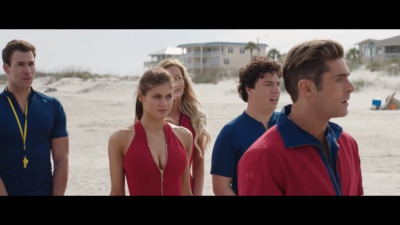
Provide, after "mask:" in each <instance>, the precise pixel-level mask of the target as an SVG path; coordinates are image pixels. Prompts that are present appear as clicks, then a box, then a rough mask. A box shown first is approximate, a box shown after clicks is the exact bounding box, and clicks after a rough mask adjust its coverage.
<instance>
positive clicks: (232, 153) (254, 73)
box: [211, 57, 281, 195]
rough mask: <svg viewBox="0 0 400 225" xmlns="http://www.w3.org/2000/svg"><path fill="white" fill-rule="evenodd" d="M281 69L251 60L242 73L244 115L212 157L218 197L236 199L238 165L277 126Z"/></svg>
mask: <svg viewBox="0 0 400 225" xmlns="http://www.w3.org/2000/svg"><path fill="white" fill-rule="evenodd" d="M280 78H281V66H280V65H279V64H278V63H277V62H275V61H272V60H270V59H267V58H265V57H258V58H255V59H254V60H252V61H251V62H250V63H249V64H248V65H247V66H246V67H244V68H242V69H241V70H240V72H239V85H238V87H237V90H238V93H239V96H240V97H241V98H242V100H243V101H244V102H247V108H246V110H244V112H243V113H242V114H241V115H239V116H238V117H236V118H235V119H233V120H232V121H230V122H229V123H227V124H226V125H225V126H224V127H223V128H222V130H221V131H220V133H219V134H218V137H217V139H216V140H215V144H214V148H213V152H212V157H211V175H212V186H213V191H214V194H215V195H237V194H238V189H237V165H238V163H239V160H240V158H241V157H242V155H243V154H244V152H245V151H246V150H247V148H248V147H249V146H250V145H251V144H252V143H253V142H254V141H255V140H257V138H259V137H260V136H261V135H262V134H263V133H264V132H265V131H266V130H267V129H269V128H271V127H272V126H274V125H275V124H276V121H277V118H278V117H279V113H278V112H275V111H274V110H275V109H276V107H277V104H278V101H279V96H280Z"/></svg>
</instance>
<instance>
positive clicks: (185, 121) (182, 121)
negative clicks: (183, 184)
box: [178, 112, 198, 192]
mask: <svg viewBox="0 0 400 225" xmlns="http://www.w3.org/2000/svg"><path fill="white" fill-rule="evenodd" d="M178 125H179V126H182V127H185V128H187V129H189V130H190V132H191V133H192V136H193V143H192V146H193V147H192V153H191V155H190V164H189V165H190V167H189V168H190V187H191V189H192V192H193V189H194V180H193V174H192V167H193V154H194V151H198V150H197V149H196V146H195V145H194V137H195V134H196V132H195V131H194V129H193V126H192V123H191V120H190V118H189V117H188V116H187V115H186V114H184V113H182V112H181V114H180V118H179V124H178Z"/></svg>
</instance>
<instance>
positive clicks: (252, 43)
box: [244, 41, 260, 61]
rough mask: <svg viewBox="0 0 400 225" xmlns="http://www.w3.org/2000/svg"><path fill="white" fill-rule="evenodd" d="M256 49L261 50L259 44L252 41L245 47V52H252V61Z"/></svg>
mask: <svg viewBox="0 0 400 225" xmlns="http://www.w3.org/2000/svg"><path fill="white" fill-rule="evenodd" d="M254 49H257V50H260V48H259V47H258V46H257V44H256V43H254V42H252V41H250V42H249V43H247V45H246V46H245V47H244V50H250V61H251V60H252V59H253V50H254Z"/></svg>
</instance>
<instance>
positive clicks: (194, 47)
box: [177, 42, 268, 75]
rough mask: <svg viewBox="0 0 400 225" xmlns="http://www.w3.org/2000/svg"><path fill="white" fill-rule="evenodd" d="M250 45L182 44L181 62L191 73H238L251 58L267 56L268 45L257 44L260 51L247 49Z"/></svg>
mask: <svg viewBox="0 0 400 225" xmlns="http://www.w3.org/2000/svg"><path fill="white" fill-rule="evenodd" d="M247 44H248V43H238V42H206V43H190V44H180V45H178V46H177V47H179V48H182V49H184V52H185V53H184V54H182V55H181V60H182V62H183V63H184V64H185V66H186V68H187V69H188V71H189V72H190V73H193V74H199V75H200V74H204V73H209V72H210V73H214V72H221V71H224V72H226V73H229V72H231V71H235V72H237V71H238V70H239V69H240V68H241V67H243V66H245V65H246V64H248V63H249V62H250V60H251V57H254V56H266V50H267V46H268V45H267V44H262V43H257V46H258V49H257V48H256V49H247V50H246V45H247Z"/></svg>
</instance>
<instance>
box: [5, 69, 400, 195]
mask: <svg viewBox="0 0 400 225" xmlns="http://www.w3.org/2000/svg"><path fill="white" fill-rule="evenodd" d="M350 79H351V80H354V81H357V80H360V79H362V80H364V81H369V83H370V84H371V85H370V86H367V87H364V88H363V89H361V90H359V91H357V92H354V93H353V94H352V95H351V99H350V105H349V114H348V115H347V116H346V117H343V118H334V119H332V121H333V122H337V123H339V124H340V125H341V126H342V127H343V128H344V130H345V131H347V132H348V133H350V134H351V135H352V136H353V137H354V138H355V139H356V141H357V142H358V145H359V150H360V157H361V165H362V172H363V184H364V193H365V195H398V194H399V193H400V153H398V152H397V151H400V150H399V146H400V139H399V137H398V135H399V128H400V110H371V109H370V108H371V105H372V104H371V101H372V99H373V98H381V99H382V101H383V102H384V101H385V98H386V96H388V95H390V94H392V93H393V92H396V91H399V90H400V77H393V76H386V75H383V74H381V73H380V72H374V73H371V72H369V71H356V72H354V73H352V74H351V76H350ZM49 81H50V78H45V77H43V78H36V79H35V81H34V83H33V88H34V89H36V90H38V91H41V92H44V91H45V90H47V89H48V88H55V89H56V91H53V92H46V94H48V95H50V96H54V97H57V98H58V99H59V100H60V101H61V102H62V104H63V105H64V108H65V111H66V113H67V122H68V124H67V126H68V131H69V134H70V167H69V180H68V186H67V190H66V195H109V192H110V176H109V169H108V154H107V145H108V137H109V136H110V134H111V133H113V132H114V131H116V130H117V129H120V128H123V127H127V126H129V125H130V124H131V123H132V121H133V118H134V94H135V90H136V84H137V81H138V80H137V78H129V79H128V78H126V79H121V78H118V77H111V78H97V79H89V80H86V81H83V80H81V79H79V78H63V79H60V80H58V81H56V82H49ZM282 82H283V81H282ZM367 83H368V82H367ZM0 86H1V87H3V86H4V85H0ZM195 90H196V92H197V94H198V96H199V98H200V102H201V104H202V108H203V109H204V110H205V111H206V113H207V115H208V120H207V128H208V130H209V131H210V133H211V137H212V142H211V145H210V146H209V147H208V152H207V153H206V155H205V159H206V165H205V185H204V191H203V194H204V195H213V192H212V186H211V176H210V159H211V151H212V147H213V145H214V141H215V138H216V137H217V135H218V133H219V131H220V130H221V128H222V127H223V125H224V124H225V123H227V122H228V121H230V120H232V119H233V118H235V117H236V116H237V115H238V114H240V113H242V112H243V110H244V109H245V106H246V104H245V103H244V102H243V101H242V100H241V99H240V98H239V96H238V94H237V92H236V80H235V79H227V80H223V81H220V82H218V83H217V84H196V85H195ZM395 97H396V98H398V99H399V98H400V94H398V96H397V95H395ZM289 103H291V100H290V97H289V95H288V94H287V93H286V92H282V93H281V97H280V100H279V104H278V108H277V110H278V111H280V110H281V108H282V107H283V106H284V105H286V104H289ZM126 192H127V193H126V194H128V191H127V190H126Z"/></svg>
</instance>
